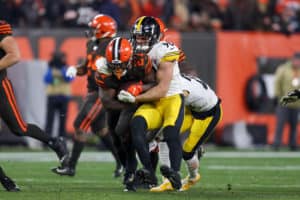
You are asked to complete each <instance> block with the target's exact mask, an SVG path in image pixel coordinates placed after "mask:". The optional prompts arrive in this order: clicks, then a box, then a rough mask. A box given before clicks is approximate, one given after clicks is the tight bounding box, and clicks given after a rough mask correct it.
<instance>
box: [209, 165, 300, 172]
mask: <svg viewBox="0 0 300 200" xmlns="http://www.w3.org/2000/svg"><path fill="white" fill-rule="evenodd" d="M206 168H208V169H210V170H231V171H232V170H236V171H244V170H247V171H299V170H300V166H299V165H285V166H250V165H246V166H237V165H208V166H206Z"/></svg>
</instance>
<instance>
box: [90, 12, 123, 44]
mask: <svg viewBox="0 0 300 200" xmlns="http://www.w3.org/2000/svg"><path fill="white" fill-rule="evenodd" d="M88 26H89V27H90V28H91V32H92V34H90V35H92V36H94V37H96V38H97V39H100V38H105V37H115V36H116V34H117V23H116V21H115V20H114V19H113V18H112V17H110V16H108V15H102V14H99V15H96V16H95V17H94V18H93V19H92V20H91V21H90V22H89V24H88Z"/></svg>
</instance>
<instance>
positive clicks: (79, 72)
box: [52, 14, 125, 177]
mask: <svg viewBox="0 0 300 200" xmlns="http://www.w3.org/2000/svg"><path fill="white" fill-rule="evenodd" d="M88 26H89V28H90V29H89V31H88V32H87V37H88V40H87V44H86V51H87V57H86V59H85V61H84V62H83V63H81V64H80V65H78V66H71V67H69V68H68V70H67V76H69V77H75V76H84V75H87V82H88V84H87V89H88V94H87V96H86V99H85V101H84V104H83V105H82V107H81V109H80V111H79V113H78V115H77V117H76V119H75V121H74V128H75V135H74V138H73V139H74V145H73V149H72V154H71V156H70V158H69V159H68V160H67V162H65V163H63V165H62V166H60V167H56V168H54V169H52V171H53V172H54V173H57V174H59V175H68V176H74V175H75V168H76V165H77V161H78V159H79V157H80V154H81V152H82V151H83V148H84V144H85V141H86V134H85V133H87V131H88V129H89V128H90V127H91V130H92V132H93V133H94V134H96V135H98V136H100V138H101V140H102V142H103V143H104V144H105V146H106V147H107V148H108V149H109V150H110V151H111V152H112V154H113V156H114V158H115V160H116V169H115V171H114V176H115V177H118V176H120V175H121V173H122V165H123V166H125V158H124V156H125V153H124V151H123V149H121V148H120V145H119V144H120V142H119V141H118V138H114V140H112V135H111V134H110V133H109V131H108V128H107V125H106V119H105V116H106V115H105V109H102V107H103V105H102V102H101V99H100V98H99V93H98V90H99V88H98V86H97V84H96V82H95V78H94V76H95V73H96V70H97V68H96V65H95V62H96V60H98V59H101V58H103V57H104V56H105V49H106V46H107V45H108V43H109V42H110V41H111V40H112V39H113V38H114V37H115V36H116V33H117V24H116V22H115V20H114V19H113V18H111V17H110V16H108V15H101V14H100V15H96V16H95V17H94V18H93V19H92V20H91V21H90V22H89V24H88ZM113 142H114V143H113Z"/></svg>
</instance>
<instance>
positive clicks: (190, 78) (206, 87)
mask: <svg viewBox="0 0 300 200" xmlns="http://www.w3.org/2000/svg"><path fill="white" fill-rule="evenodd" d="M181 76H182V77H183V78H185V79H186V80H188V81H192V80H195V81H197V82H198V83H200V84H201V85H202V86H203V88H204V89H206V90H207V89H208V85H207V84H206V83H205V82H204V81H202V80H201V79H200V78H198V77H194V76H189V75H186V74H181Z"/></svg>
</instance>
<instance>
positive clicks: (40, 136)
mask: <svg viewBox="0 0 300 200" xmlns="http://www.w3.org/2000/svg"><path fill="white" fill-rule="evenodd" d="M24 136H29V137H32V138H35V139H37V140H39V141H41V142H44V143H45V144H48V142H49V141H50V140H51V136H50V135H48V134H46V133H45V132H44V131H43V130H42V129H40V128H39V127H38V126H36V125H34V124H28V127H27V132H26V134H24Z"/></svg>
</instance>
